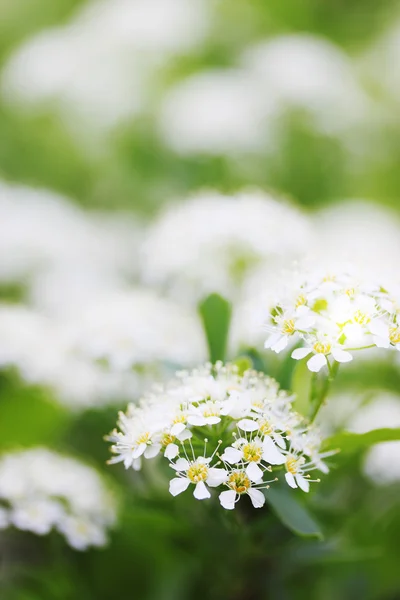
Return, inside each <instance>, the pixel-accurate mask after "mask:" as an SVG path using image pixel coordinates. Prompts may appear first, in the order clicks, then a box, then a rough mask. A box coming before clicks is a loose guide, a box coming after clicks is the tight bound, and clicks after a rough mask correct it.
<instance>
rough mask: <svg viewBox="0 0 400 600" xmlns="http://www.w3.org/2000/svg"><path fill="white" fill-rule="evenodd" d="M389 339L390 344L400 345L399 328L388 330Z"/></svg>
mask: <svg viewBox="0 0 400 600" xmlns="http://www.w3.org/2000/svg"><path fill="white" fill-rule="evenodd" d="M389 339H390V341H391V342H392V344H400V327H391V328H390V329H389Z"/></svg>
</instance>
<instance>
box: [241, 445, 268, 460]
mask: <svg viewBox="0 0 400 600" xmlns="http://www.w3.org/2000/svg"><path fill="white" fill-rule="evenodd" d="M242 452H243V458H244V460H246V461H248V462H260V460H261V458H262V454H263V451H262V447H261V446H260V445H259V444H256V443H255V442H250V444H246V445H245V446H243V448H242Z"/></svg>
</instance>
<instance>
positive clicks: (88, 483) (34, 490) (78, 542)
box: [0, 448, 116, 550]
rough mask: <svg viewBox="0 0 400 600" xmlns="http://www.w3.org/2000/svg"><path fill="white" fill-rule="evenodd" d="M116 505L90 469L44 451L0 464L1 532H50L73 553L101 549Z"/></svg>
mask: <svg viewBox="0 0 400 600" xmlns="http://www.w3.org/2000/svg"><path fill="white" fill-rule="evenodd" d="M115 509H116V507H115V500H114V498H113V496H112V495H111V494H110V492H109V491H108V490H107V488H106V487H105V485H104V484H103V482H102V480H101V479H100V477H99V475H98V474H97V473H96V471H95V470H94V469H92V468H91V467H88V466H86V465H84V464H82V463H80V462H79V461H77V460H75V459H73V458H69V457H66V456H61V455H59V454H56V453H55V452H51V451H50V450H46V449H44V448H34V449H30V450H25V451H20V452H14V453H11V454H6V455H5V456H3V457H2V458H1V459H0V528H1V529H4V528H6V527H8V526H9V525H13V526H14V527H17V528H18V529H22V530H25V531H32V532H33V533H36V534H38V535H45V534H48V533H49V532H50V531H51V530H52V529H56V530H57V531H58V532H59V533H61V534H62V535H63V536H64V537H65V539H66V540H67V542H68V544H69V545H70V546H72V547H73V548H75V549H76V550H86V549H87V548H88V547H90V546H103V545H104V544H105V543H106V541H107V537H106V531H107V529H108V528H109V527H110V526H111V525H112V524H113V523H114V521H115V516H116V510H115Z"/></svg>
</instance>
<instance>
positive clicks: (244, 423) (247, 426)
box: [237, 419, 258, 431]
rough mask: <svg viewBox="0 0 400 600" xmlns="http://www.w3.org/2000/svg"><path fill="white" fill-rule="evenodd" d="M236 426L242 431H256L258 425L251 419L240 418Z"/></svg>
mask: <svg viewBox="0 0 400 600" xmlns="http://www.w3.org/2000/svg"><path fill="white" fill-rule="evenodd" d="M237 426H238V427H239V429H243V431H257V429H258V425H257V423H256V422H255V421H253V419H242V420H241V421H239V422H238V424H237Z"/></svg>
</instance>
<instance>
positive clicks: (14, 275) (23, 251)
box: [0, 183, 138, 313]
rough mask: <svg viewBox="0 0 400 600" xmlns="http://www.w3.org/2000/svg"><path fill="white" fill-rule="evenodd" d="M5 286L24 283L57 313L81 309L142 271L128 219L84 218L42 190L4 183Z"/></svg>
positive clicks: (0, 276) (0, 246) (1, 263)
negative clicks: (137, 262) (85, 304)
mask: <svg viewBox="0 0 400 600" xmlns="http://www.w3.org/2000/svg"><path fill="white" fill-rule="evenodd" d="M0 212H1V220H0V283H2V282H4V283H20V284H22V285H23V286H24V287H25V288H26V292H27V294H26V295H27V296H28V299H29V300H31V301H32V302H33V303H34V304H35V305H36V306H37V307H38V308H40V309H44V310H46V311H47V310H49V311H52V312H57V313H61V312H66V311H67V310H68V311H71V309H72V306H73V307H74V308H75V307H77V306H79V307H81V305H82V303H83V302H89V301H92V300H93V299H94V298H95V297H96V295H98V294H99V293H103V292H104V291H105V290H109V289H110V287H115V286H117V285H122V284H123V283H124V281H125V280H126V279H127V278H128V277H130V278H132V277H133V276H134V275H135V273H136V270H137V264H136V262H135V255H136V253H135V249H136V247H137V242H138V226H137V223H136V222H135V220H134V218H132V217H130V216H128V215H123V216H122V215H118V213H117V214H113V215H111V216H106V215H105V214H101V213H100V214H99V213H85V212H84V211H82V210H81V209H80V208H78V207H77V206H74V205H73V203H72V202H71V201H69V200H67V199H66V198H64V197H62V196H59V195H57V194H54V193H53V192H49V191H47V190H42V189H34V188H28V187H22V186H16V185H9V184H4V183H0Z"/></svg>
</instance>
